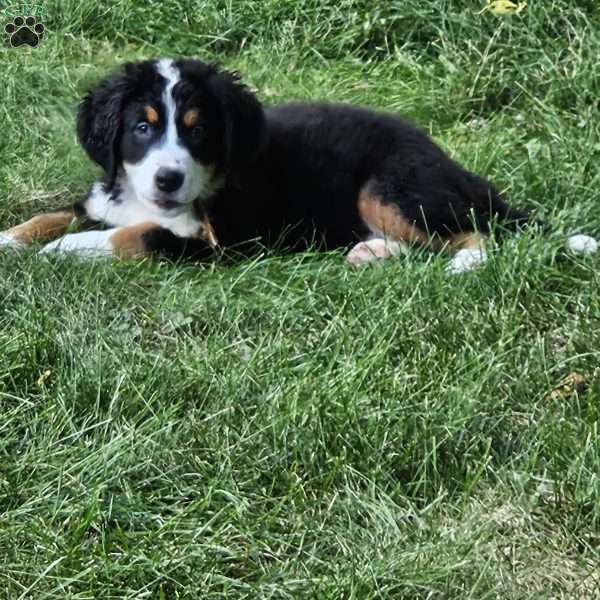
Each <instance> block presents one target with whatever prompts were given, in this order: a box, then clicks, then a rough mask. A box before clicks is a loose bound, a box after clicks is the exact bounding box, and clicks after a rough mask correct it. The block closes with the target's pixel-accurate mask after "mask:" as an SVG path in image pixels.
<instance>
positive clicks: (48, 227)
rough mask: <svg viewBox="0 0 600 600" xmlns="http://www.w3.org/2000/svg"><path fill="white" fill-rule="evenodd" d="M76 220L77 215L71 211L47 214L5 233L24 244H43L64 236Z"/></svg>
mask: <svg viewBox="0 0 600 600" xmlns="http://www.w3.org/2000/svg"><path fill="white" fill-rule="evenodd" d="M76 218H77V217H76V216H75V214H74V213H73V212H72V211H69V210H64V211H60V212H54V213H46V214H43V215H37V216H36V217H33V218H32V219H29V221H25V223H21V224H20V225H16V226H15V227H11V228H10V229H8V230H7V231H4V232H3V233H4V235H6V236H8V237H11V238H12V239H14V240H16V241H18V242H21V243H23V244H31V243H33V242H42V241H46V240H51V239H54V238H56V237H58V236H59V235H62V234H63V233H64V232H65V231H66V230H67V229H68V227H69V225H71V223H72V222H73V221H75V220H76Z"/></svg>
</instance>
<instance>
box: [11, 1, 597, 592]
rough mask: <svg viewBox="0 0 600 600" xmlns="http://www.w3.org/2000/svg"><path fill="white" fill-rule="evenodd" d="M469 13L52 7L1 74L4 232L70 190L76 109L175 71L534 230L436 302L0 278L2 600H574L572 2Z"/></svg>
mask: <svg viewBox="0 0 600 600" xmlns="http://www.w3.org/2000/svg"><path fill="white" fill-rule="evenodd" d="M5 5H6V3H4V4H3V5H2V6H5ZM11 6H13V5H11ZM483 6H484V2H483V0H481V1H458V0H454V1H451V0H439V1H435V2H434V1H432V0H431V1H429V0H387V1H385V2H384V1H378V0H203V1H197V2H192V1H191V0H190V1H185V0H174V1H172V2H159V1H153V0H147V1H145V2H144V1H142V0H132V1H127V2H126V1H125V0H116V1H114V2H111V3H110V7H109V3H96V2H92V1H91V0H78V1H77V2H76V1H75V0H48V1H47V2H46V3H45V5H44V8H45V17H44V21H43V22H44V24H45V25H46V33H45V35H44V39H43V41H42V43H41V45H40V46H39V47H38V48H36V49H30V48H23V47H21V48H9V47H6V46H5V47H3V48H2V49H0V65H1V67H0V68H1V72H2V79H1V85H0V123H1V126H0V131H1V135H0V219H1V224H2V225H3V228H4V227H7V226H9V225H13V224H15V223H17V222H18V221H19V220H20V219H23V218H24V217H28V216H30V215H31V214H32V213H35V212H39V211H40V210H41V209H44V208H48V207H56V206H63V205H65V204H68V203H69V202H70V201H72V200H74V199H76V198H77V197H78V196H79V195H80V194H81V193H82V192H83V191H84V190H85V189H86V188H87V186H88V185H89V183H90V182H91V181H93V179H94V178H96V177H97V176H98V171H97V168H96V167H95V166H94V165H92V164H91V163H90V161H89V160H88V159H87V158H86V157H85V156H84V154H83V151H82V150H81V149H80V148H79V147H78V146H77V142H76V139H75V132H74V113H75V110H76V106H77V101H78V98H79V97H80V95H81V94H82V92H83V91H84V90H85V89H86V88H87V87H88V86H89V85H90V84H91V83H92V82H94V81H95V80H96V79H97V78H98V77H99V76H101V75H103V74H105V73H106V72H108V71H109V70H110V69H112V68H113V67H114V66H116V65H117V64H119V63H120V62H122V61H124V60H134V59H137V58H141V57H154V56H175V55H195V56H200V57H202V58H204V59H207V60H218V61H219V62H221V63H222V64H224V65H225V66H227V67H230V68H233V69H237V70H239V71H240V72H241V73H242V74H243V76H244V79H245V80H246V81H247V82H248V83H249V84H251V85H252V86H253V87H254V88H256V89H257V90H258V94H259V96H260V98H261V99H262V100H263V101H264V102H266V103H273V102H280V101H285V100H290V99H328V100H336V101H348V102H353V103H358V104H364V105H369V106H373V107H377V108H383V109H387V110H391V111H398V112H400V113H402V114H404V115H405V116H406V117H408V118H409V119H411V120H412V121H414V122H416V123H418V124H419V125H420V126H422V127H424V128H425V129H427V130H428V131H430V133H431V134H432V135H433V136H434V137H435V139H436V140H438V141H439V143H440V144H442V145H443V146H444V147H445V148H446V149H447V150H448V151H449V152H450V153H451V154H452V155H453V156H455V157H457V158H458V159H459V160H460V161H461V162H463V163H464V164H466V165H467V166H468V167H470V168H472V169H474V170H476V171H477V172H480V173H482V174H484V175H486V176H488V177H490V178H491V179H492V180H493V181H495V182H496V184H497V185H498V186H499V187H500V188H501V189H503V190H505V191H506V193H507V195H508V196H509V197H510V198H511V201H512V202H513V203H514V204H515V205H517V206H522V207H527V208H530V209H531V210H532V211H533V212H534V213H535V214H536V215H538V216H540V217H542V218H544V219H546V220H547V221H548V222H549V223H550V225H551V226H552V228H553V232H552V233H551V234H550V235H548V236H546V237H543V236H542V235H541V234H540V233H536V232H531V233H525V234H522V235H521V236H518V237H516V238H513V239H509V240H507V241H506V242H505V243H503V244H502V245H501V246H496V247H494V249H493V252H492V254H493V256H492V257H491V260H490V261H489V262H488V263H487V264H486V265H485V266H483V267H482V268H480V269H478V270H476V271H473V272H470V273H465V274H462V275H459V276H452V275H450V274H449V273H447V272H446V271H445V270H444V267H445V265H446V264H447V261H448V259H447V257H444V256H438V255H435V254H430V253H426V252H418V251H413V252H412V253H411V255H410V256H408V257H402V258H399V259H396V260H392V261H389V262H387V263H385V264H384V265H373V266H370V267H367V268H363V269H360V270H353V269H350V268H349V267H348V266H347V265H346V264H345V262H344V257H343V253H342V252H332V253H327V254H325V253H322V254H318V253H316V252H311V253H305V254H301V255H294V256H278V255H276V254H273V253H268V252H266V253H265V254H264V255H262V256H260V257H257V258H255V259H252V260H248V261H246V262H240V263H239V264H229V265H224V264H215V265H210V266H193V265H188V264H170V263H167V262H159V261H151V260H145V261H137V262H136V261H129V262H128V261H123V262H115V263H111V262H107V261H103V260H99V261H92V262H85V261H80V260H77V259H75V258H61V257H49V256H39V255H38V254H37V253H36V250H37V249H36V248H34V249H32V250H27V251H24V252H20V253H15V252H4V253H2V254H0V280H1V281H2V294H1V295H0V352H1V358H0V598H2V599H4V598H6V599H10V600H16V599H19V598H22V599H26V598H27V599H29V598H35V599H38V598H48V599H50V598H52V599H57V600H58V599H61V600H62V599H72V600H75V599H78V600H83V599H95V598H98V599H109V598H115V599H116V598H119V599H121V598H130V599H141V598H152V599H154V598H157V599H166V600H170V599H176V598H194V599H202V600H204V599H206V600H213V599H214V600H216V599H225V598H227V599H234V598H235V599H238V598H247V599H259V600H266V599H290V598H294V599H295V598H303V599H304V598H310V599H311V598H315V599H323V600H329V599H331V600H338V599H355V600H370V599H376V598H384V599H388V598H411V599H412V598H414V599H416V598H423V599H425V598H428V599H433V598H435V599H437V598H460V599H463V598H477V599H479V598H510V599H521V598H522V599H529V598H576V599H581V598H583V599H587V598H600V567H599V565H600V432H599V418H600V360H599V359H600V294H599V292H600V277H599V274H598V273H599V270H598V267H599V266H600V258H599V257H598V256H596V257H578V256H573V255H569V254H568V253H566V252H565V251H564V250H563V243H564V238H565V236H566V235H567V234H569V233H576V232H583V233H587V234H590V235H595V236H599V235H600V191H599V190H600V118H599V111H600V101H599V97H600V61H599V60H598V57H599V56H600V5H598V4H597V2H596V0H587V1H584V0H579V1H577V2H571V1H568V0H544V1H543V2H542V1H537V2H536V1H535V0H530V2H529V5H528V6H527V7H525V9H524V10H523V11H522V12H521V13H520V14H519V15H508V16H504V17H500V16H496V15H494V14H493V13H492V12H491V11H483V12H481V8H482V7H483ZM8 21H10V19H8V17H5V22H8ZM3 30H4V23H3V24H2V27H1V29H0V31H1V32H3Z"/></svg>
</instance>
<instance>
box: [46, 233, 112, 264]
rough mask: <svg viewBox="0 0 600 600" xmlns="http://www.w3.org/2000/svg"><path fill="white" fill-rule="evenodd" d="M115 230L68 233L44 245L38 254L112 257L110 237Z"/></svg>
mask: <svg viewBox="0 0 600 600" xmlns="http://www.w3.org/2000/svg"><path fill="white" fill-rule="evenodd" d="M116 231H117V229H116V228H115V229H106V230H104V231H84V232H81V233H70V234H68V235H65V236H63V237H61V238H59V239H57V240H54V241H53V242H50V243H49V244H46V245H45V246H44V247H43V248H42V249H41V250H40V254H48V253H50V252H60V253H69V254H76V255H77V256H81V257H82V258H95V257H99V256H112V254H113V252H114V246H113V244H112V242H111V239H110V238H111V237H112V236H113V235H114V233H115V232H116Z"/></svg>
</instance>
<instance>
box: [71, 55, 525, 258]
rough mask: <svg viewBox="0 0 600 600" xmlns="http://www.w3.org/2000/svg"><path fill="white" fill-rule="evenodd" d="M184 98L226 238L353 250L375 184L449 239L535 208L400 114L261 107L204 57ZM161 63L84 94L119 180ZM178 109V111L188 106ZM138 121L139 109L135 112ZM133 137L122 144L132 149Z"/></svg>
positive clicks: (84, 136) (87, 127)
mask: <svg viewBox="0 0 600 600" xmlns="http://www.w3.org/2000/svg"><path fill="white" fill-rule="evenodd" d="M175 64H176V66H177V67H178V69H179V71H180V74H181V81H180V82H179V83H178V84H177V85H176V87H175V92H174V96H175V99H176V102H177V105H178V107H179V108H180V109H181V110H182V111H183V110H185V107H186V106H191V105H194V106H200V110H201V114H202V125H201V126H200V128H199V129H198V128H197V129H198V131H196V133H197V134H198V135H196V133H194V134H193V139H192V138H191V137H190V136H192V134H191V133H190V132H188V131H183V130H181V131H179V135H180V136H181V140H182V143H183V144H185V145H186V147H188V148H190V151H191V153H192V155H193V156H194V157H195V158H196V159H197V160H199V161H201V162H210V163H211V164H214V165H216V169H217V172H218V174H219V176H220V177H222V180H223V186H222V188H221V189H220V190H219V191H218V192H216V193H215V195H214V196H213V197H211V198H208V199H203V201H204V204H205V205H206V207H207V209H208V212H209V215H210V221H211V223H212V225H213V227H214V229H215V231H216V234H217V237H218V239H219V241H220V243H221V244H222V245H224V246H225V247H229V246H236V245H239V244H240V243H244V242H246V241H247V240H251V239H257V240H259V241H260V242H261V243H262V244H266V245H271V244H275V243H278V244H279V245H280V246H283V247H286V248H290V249H295V250H298V249H303V248H306V247H308V246H309V245H312V244H315V243H316V244H317V245H319V246H321V247H325V248H337V247H347V246H349V245H351V244H354V243H356V242H357V241H358V240H360V239H364V238H365V237H367V236H368V235H369V233H370V231H369V229H368V228H367V226H366V225H365V223H363V221H362V220H361V218H360V215H359V213H358V209H357V200H358V196H359V193H360V192H361V190H363V189H364V188H365V187H366V186H368V188H369V190H370V192H372V193H373V194H375V195H377V196H378V197H379V198H381V200H382V202H383V203H392V204H394V205H396V206H397V207H398V208H399V209H400V210H401V212H402V214H403V215H404V216H405V218H406V219H407V220H408V221H409V222H411V223H414V224H415V225H416V226H417V227H419V228H420V229H421V230H423V231H425V232H427V233H429V234H434V233H435V234H438V235H439V236H441V237H448V236H450V235H451V234H453V233H457V232H461V231H472V230H473V229H474V228H476V229H477V230H478V231H481V232H483V233H485V232H487V231H488V230H489V228H490V223H491V222H493V221H499V222H500V223H504V224H505V225H507V226H508V227H509V228H511V229H515V228H517V227H520V226H521V225H523V224H525V223H526V222H527V220H528V215H527V214H526V213H524V212H522V211H518V210H516V209H512V208H510V207H509V206H508V205H507V204H506V203H505V202H504V200H503V199H502V198H501V196H500V194H499V193H498V191H497V190H496V189H495V188H494V187H493V185H492V184H491V183H489V182H488V181H487V180H485V179H484V178H482V177H479V176H477V175H474V174H472V173H470V172H469V171H467V170H465V169H464V168H462V167H461V166H460V165H458V164H457V163H456V162H455V161H453V160H452V159H451V158H449V157H448V156H447V155H446V154H445V153H444V152H443V151H442V150H441V149H440V148H439V147H438V146H437V145H436V144H435V143H434V142H433V141H431V139H430V138H429V137H428V136H427V135H426V134H425V133H424V132H423V131H421V130H420V129H418V128H416V127H414V126H412V125H410V124H409V123H407V122H405V121H404V120H402V119H401V118H400V117H398V116H397V115H393V114H389V113H383V112H375V111H372V110H369V109H365V108H360V107H356V106H349V105H340V104H321V103H290V104H284V105H280V106H273V107H269V108H265V109H264V110H263V108H262V107H261V104H260V103H259V101H258V100H257V98H256V96H255V95H254V94H252V93H251V92H250V91H249V90H248V88H246V87H245V86H243V85H242V84H241V82H240V80H239V78H238V76H237V75H234V74H230V73H227V72H224V71H221V70H219V69H218V68H216V67H215V66H213V65H207V64H204V63H202V62H200V61H196V60H188V59H186V60H180V61H177V62H176V63H175ZM159 88H160V77H159V76H158V75H157V73H156V69H155V68H154V63H152V62H150V61H147V62H142V63H137V64H129V65H126V67H125V68H124V70H123V71H121V72H120V73H118V74H117V75H114V76H111V77H109V78H106V79H104V80H103V81H102V82H101V83H100V84H99V85H98V86H97V87H96V88H95V89H94V90H93V91H92V92H91V93H90V94H88V95H87V96H86V97H85V98H84V99H83V101H82V104H81V108H80V112H79V117H78V127H77V130H78V134H79V139H80V141H81V143H82V145H83V147H84V148H85V150H86V151H87V153H88V154H89V156H90V158H92V160H94V161H95V162H97V163H98V164H99V165H101V166H102V168H103V169H104V170H105V171H106V174H107V176H108V186H109V187H110V186H111V185H113V184H114V182H115V175H116V173H117V171H118V169H119V166H120V161H121V160H122V156H121V154H122V153H123V151H127V150H126V149H125V150H124V146H123V145H122V144H120V140H121V138H122V136H123V126H124V125H123V119H124V115H127V114H129V113H128V111H130V110H133V109H131V103H132V102H136V103H138V106H139V104H140V103H143V102H146V101H147V100H148V99H151V98H156V97H160V89H159ZM179 108H178V110H179ZM131 120H132V121H135V119H134V118H132V119H131ZM126 147H127V145H126V144H125V148H126ZM145 239H146V243H147V247H148V250H149V251H152V252H161V253H163V254H167V255H170V256H179V255H185V256H190V257H195V258H199V259H206V258H209V257H212V256H213V255H214V252H213V251H212V250H211V249H210V248H209V247H208V246H207V245H206V244H204V243H200V242H198V241H193V240H187V241H182V240H178V239H177V238H176V236H174V235H173V234H171V233H169V232H157V231H151V232H148V234H146V237H145Z"/></svg>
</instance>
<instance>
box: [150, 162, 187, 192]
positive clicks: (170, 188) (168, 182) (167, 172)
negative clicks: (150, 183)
mask: <svg viewBox="0 0 600 600" xmlns="http://www.w3.org/2000/svg"><path fill="white" fill-rule="evenodd" d="M154 181H155V182H156V187H157V188H158V189H159V190H160V191H161V192H174V191H176V190H178V189H179V188H180V187H181V184H182V183H183V173H182V172H181V171H176V170H175V169H169V168H167V167H161V168H160V169H158V171H156V175H155V176H154Z"/></svg>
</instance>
